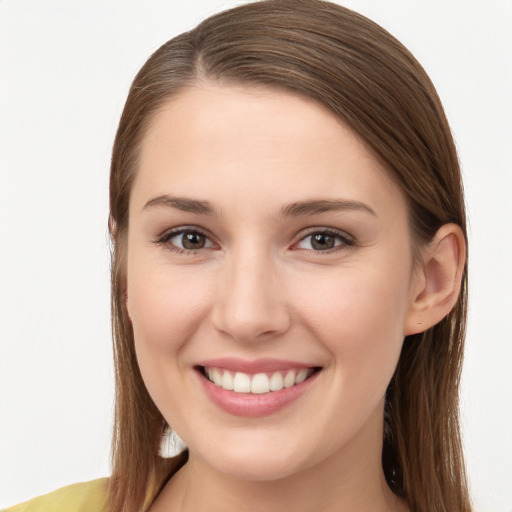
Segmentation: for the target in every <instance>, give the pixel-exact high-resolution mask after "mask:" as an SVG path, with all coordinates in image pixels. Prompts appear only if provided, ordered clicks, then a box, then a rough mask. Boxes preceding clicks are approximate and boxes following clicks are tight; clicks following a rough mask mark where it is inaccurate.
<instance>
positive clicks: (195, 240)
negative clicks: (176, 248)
mask: <svg viewBox="0 0 512 512" xmlns="http://www.w3.org/2000/svg"><path fill="white" fill-rule="evenodd" d="M175 238H179V237H175ZM181 245H182V247H183V248H184V249H189V250H192V251H193V250H194V249H202V248H203V247H204V246H205V245H206V237H205V236H204V235H203V234H202V233H197V232H195V231H190V232H187V233H183V234H182V235H181Z"/></svg>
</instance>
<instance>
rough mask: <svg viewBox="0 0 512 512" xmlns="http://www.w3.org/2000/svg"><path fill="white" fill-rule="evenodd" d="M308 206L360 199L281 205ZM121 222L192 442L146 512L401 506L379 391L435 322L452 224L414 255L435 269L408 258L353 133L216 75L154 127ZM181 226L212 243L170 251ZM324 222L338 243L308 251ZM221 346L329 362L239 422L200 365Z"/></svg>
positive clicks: (147, 320) (163, 381) (388, 194)
mask: <svg viewBox="0 0 512 512" xmlns="http://www.w3.org/2000/svg"><path fill="white" fill-rule="evenodd" d="M162 196H172V197H179V198H188V199H192V200H198V201H208V203H209V204H210V205H211V206H212V208H213V209H214V211H215V213H214V214H205V213H197V212H191V211H184V210H182V209H179V208H176V207H174V206H173V205H172V204H170V202H169V201H167V203H166V204H164V203H165V202H162V201H161V200H158V201H154V200H155V198H161V197H162ZM152 200H153V204H148V203H150V202H151V201H152ZM311 200H324V201H339V200H343V201H351V202H357V203H358V204H359V205H361V204H362V205H364V207H358V208H353V207H351V208H342V209H334V210H329V211H324V212H309V213H304V212H303V214H301V215H293V216H292V215H283V214H282V210H283V208H285V207H286V206H287V205H290V204H294V203H296V202H300V201H311ZM154 203H158V204H154ZM175 205H176V204H175ZM365 208H367V209H365ZM370 210H371V211H370ZM129 215H130V221H129V232H128V268H127V276H128V280H127V310H128V314H129V316H130V319H131V321H132V324H133V329H134V336H135V344H136V351H137V357H138V361H139V365H140V368H141V372H142V375H143V378H144V381H145V383H146V386H147V388H148V390H149V393H150V394H151V396H152V398H153V400H154V401H155V403H156V405H157V406H158V408H159V409H160V411H161V412H162V414H163V415H164V417H165V418H166V420H167V421H168V423H169V424H170V425H172V426H173V428H174V429H175V430H176V432H177V433H178V435H179V436H180V437H181V438H182V439H183V440H184V441H185V442H186V444H187V445H188V447H189V450H190V460H189V462H188V463H187V464H186V465H185V467H184V468H183V469H182V470H181V471H180V472H178V474H177V475H175V477H173V478H172V479H171V480H170V482H169V483H168V484H167V486H166V487H165V488H164V490H163V491H162V493H161V494H160V495H159V497H158V499H157V500H156V501H155V502H154V504H153V506H152V507H151V511H152V512H159V511H164V510H168V511H170V510H182V511H187V510H194V511H202V510H205V511H206V510H208V511H217V510H219V511H221V510H222V511H226V510H236V511H245V510H247V511H249V510H250V511H259V510H261V511H263V510H265V511H274V510H275V511H279V512H281V511H282V510H295V511H311V510H325V511H331V510H333V511H334V510H336V511H337V512H340V511H355V510H357V511H391V510H407V508H406V507H405V505H404V504H403V503H401V502H400V501H399V500H398V499H397V498H396V497H395V496H394V495H393V494H392V493H391V491H390V490H389V488H388V487H387V485H386V483H385V480H384V475H383V471H382V468H381V451H382V428H383V397H384V393H385V390H386V387H387V385H388V382H389V380H390V379H391V377H392V375H393V371H394V369H395V367H396V364H397V361H398V358H399V355H400V350H401V346H402V343H403V340H404V336H405V335H406V334H411V333H412V332H418V331H419V330H423V329H425V328H427V327H428V326H429V325H430V324H432V322H434V323H435V322H436V321H438V320H439V319H440V318H442V315H444V314H446V313H447V312H448V311H449V309H450V308H451V304H452V302H453V297H454V296H455V297H456V294H457V293H458V290H457V286H456V284H454V283H456V282H457V280H456V279H457V272H459V267H460V263H461V262H462V261H463V254H461V252H462V251H461V250H460V247H461V243H462V242H461V235H460V234H458V232H457V230H456V229H455V228H453V227H447V228H445V231H443V232H442V233H440V235H439V237H437V239H436V240H435V244H433V245H432V246H431V247H429V249H428V250H425V251H424V261H427V262H434V263H432V264H431V263H426V264H424V265H423V266H422V265H419V266H418V265H414V264H413V259H412V250H411V247H412V241H411V239H410V235H409V225H408V216H407V206H406V203H405V200H404V198H403V197H402V194H401V191H400V189H399V188H398V187H397V186H396V185H395V184H394V182H392V181H391V179H390V178H389V177H388V175H387V174H386V171H385V170H384V169H383V168H382V166H381V165H380V164H379V163H378V161H377V160H376V159H375V158H374V157H373V155H372V153H371V152H370V151H369V150H368V149H367V148H366V147H365V145H364V144H363V143H362V142H361V141H360V140H359V139H358V138H357V137H356V136H355V135H354V134H353V133H352V132H351V130H350V129H348V128H347V127H346V126H345V125H344V124H343V123H342V122H340V120H338V119H337V118H335V117H334V116H333V115H332V114H330V113H329V112H328V111H327V110H326V109H324V108H323V107H321V106H319V105H317V104H316V103H314V102H312V101H309V100H307V99H304V98H302V97H299V96H295V95H292V94H290V93H286V92H280V91H275V90H272V89H264V88H247V87H245V88H244V87H237V86H229V87H228V86H225V85H218V84H212V83H203V84H198V85H197V86H196V87H191V88H189V89H187V90H186V91H184V92H183V93H181V94H179V95H177V96H175V97H174V98H172V99H171V100H169V102H168V103H167V104H166V105H165V107H164V108H163V109H161V111H160V112H159V113H158V114H157V115H156V116H155V117H154V119H153V120H152V122H151V124H150V126H149V129H148V132H147V134H146V137H145V139H144V141H143V145H142V150H141V154H140V167H139V170H138V174H137V176H136V179H135V182H134V185H133V189H132V193H131V199H130V214H129ZM180 227H186V228H189V229H190V230H192V231H199V232H201V233H203V234H205V235H206V238H204V239H203V240H204V241H205V246H204V247H203V248H200V249H196V250H194V251H192V252H190V251H189V252H183V250H181V252H180V244H181V242H182V236H181V235H175V236H174V237H172V236H170V235H168V233H169V231H170V230H172V229H174V228H180ZM326 229H328V230H329V231H331V232H336V233H339V234H340V235H341V236H342V238H338V237H337V235H331V236H334V238H333V240H335V242H336V244H337V245H336V246H335V247H334V248H333V249H329V250H325V251H322V250H317V249H316V248H315V247H317V246H315V247H313V245H312V243H311V242H312V239H311V236H310V235H311V233H312V232H314V233H318V232H324V231H325V230H326ZM166 234H167V235H168V236H167V238H166V239H165V240H163V237H162V235H166ZM343 237H344V238H343ZM346 240H348V242H347V241H346ZM439 248H441V249H440V250H438V249H439ZM176 249H178V250H176ZM438 255H440V256H439V257H438ZM443 258H444V259H443ZM443 262H444V264H443ZM459 275H460V274H459ZM459 280H460V279H459ZM429 283H430V284H429ZM448 288H450V290H448ZM436 294H437V295H436ZM447 297H448V298H447ZM443 301H444V303H445V304H444V306H443V307H440V306H439V307H438V305H439V303H440V302H443ZM436 307H438V309H437V310H436V309H435V308H436ZM446 310H447V311H446ZM420 326H421V327H420ZM226 356H230V357H238V358H241V359H244V360H254V359H258V358H261V357H273V358H279V359H286V360H292V361H296V362H300V363H304V364H307V365H308V366H315V367H321V368H322V369H321V371H320V372H319V374H318V375H317V377H316V379H315V381H314V382H313V383H312V384H311V385H310V386H309V388H308V390H307V392H306V393H304V395H302V396H301V397H300V398H299V399H298V400H296V401H294V402H293V403H291V404H289V405H288V406H287V407H285V408H284V409H282V410H280V411H278V412H276V413H273V414H271V415H268V416H265V417H261V418H245V417H240V416H235V415H231V414H229V413H227V412H225V411H223V410H221V409H219V408H218V407H217V406H216V405H215V404H213V403H212V402H211V400H210V399H209V398H208V397H207V396H206V394H205V393H204V391H203V388H202V386H201V385H200V377H198V373H197V372H196V371H195V370H194V366H195V365H197V364H198V362H199V361H202V360H205V359H209V358H217V357H226Z"/></svg>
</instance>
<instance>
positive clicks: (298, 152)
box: [132, 84, 403, 203]
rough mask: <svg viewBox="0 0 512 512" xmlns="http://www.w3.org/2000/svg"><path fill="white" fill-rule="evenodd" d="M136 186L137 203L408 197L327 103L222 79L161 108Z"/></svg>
mask: <svg viewBox="0 0 512 512" xmlns="http://www.w3.org/2000/svg"><path fill="white" fill-rule="evenodd" d="M219 185H221V186H219ZM132 192H133V200H134V201H137V202H140V201H143V200H144V198H148V197H149V196H155V195H157V194H159V193H161V194H163V193H166V194H169V193H170V194H173V195H184V196H190V195H191V194H192V195H194V196H197V198H201V199H208V200H211V201H215V200H216V196H219V197H218V198H219V200H225V199H226V197H229V198H230V199H234V198H238V199H240V200H241V199H243V198H246V199H247V200H252V201H254V199H257V197H262V196H264V197H266V198H267V199H271V198H274V199H275V200H276V202H279V201H281V200H282V201H285V200H286V201H293V200H303V199H308V198H311V197H313V196H318V197H322V198H329V197H330V196H335V197H336V198H338V197H339V196H340V194H341V195H342V196H343V197H347V198H349V199H352V200H362V199H363V198H364V199H366V200H370V201H374V202H377V203H379V202H380V203H386V202H389V201H390V200H391V201H393V202H396V201H398V202H403V199H402V197H401V193H400V190H399V189H398V187H397V186H396V185H395V184H394V183H393V182H392V180H391V179H390V178H389V177H388V175H387V172H386V171H385V170H384V169H383V167H382V166H381V165H380V164H379V162H378V161H377V159H376V158H375V157H374V155H373V153H372V152H371V151H370V150H369V149H368V148H367V147H366V145H365V144H364V143H363V142H362V141H361V140H360V139H359V138H358V137H357V136H356V135H355V134H354V133H353V132H352V131H351V130H350V129H349V128H348V127H347V126H346V125H345V124H344V123H343V122H342V121H341V120H339V119H338V118H337V117H335V116H334V115H333V114H332V113H331V112H330V111H329V110H328V109H327V108H325V107H323V106H321V105H319V104H318V103H316V102H314V101H312V100H310V99H307V98H304V97H302V96H298V95H295V94H292V93H289V92H283V91H280V90H274V89H270V88H262V87H243V86H225V85H218V84H207V85H204V84H203V85H201V86H196V87H191V88H189V89H186V90H185V91H183V92H182V93H180V94H178V95H176V96H174V97H172V98H171V99H170V100H169V101H168V102H167V103H166V104H165V105H164V106H163V108H162V109H161V110H160V111H159V112H158V113H156V114H155V115H154V117H153V119H152V120H151V122H150V123H149V127H148V130H147V132H146V134H145V137H144V139H143V142H142V147H141V153H140V159H139V169H138V173H137V176H136V179H135V183H134V189H133V191H132ZM146 200H147V199H146ZM282 201H281V202H282Z"/></svg>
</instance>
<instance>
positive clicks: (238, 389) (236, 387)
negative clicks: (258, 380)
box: [224, 370, 251, 393]
mask: <svg viewBox="0 0 512 512" xmlns="http://www.w3.org/2000/svg"><path fill="white" fill-rule="evenodd" d="M224 371H226V370H224ZM233 391H234V392H235V393H250V392H251V377H250V376H249V375H247V374H246V373H242V372H236V373H235V379H234V380H233Z"/></svg>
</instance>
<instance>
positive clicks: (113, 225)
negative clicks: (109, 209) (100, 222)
mask: <svg viewBox="0 0 512 512" xmlns="http://www.w3.org/2000/svg"><path fill="white" fill-rule="evenodd" d="M108 232H109V233H110V237H111V238H112V240H113V241H114V243H115V242H116V241H117V222H116V221H115V220H114V218H113V217H112V215H109V217H108Z"/></svg>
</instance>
